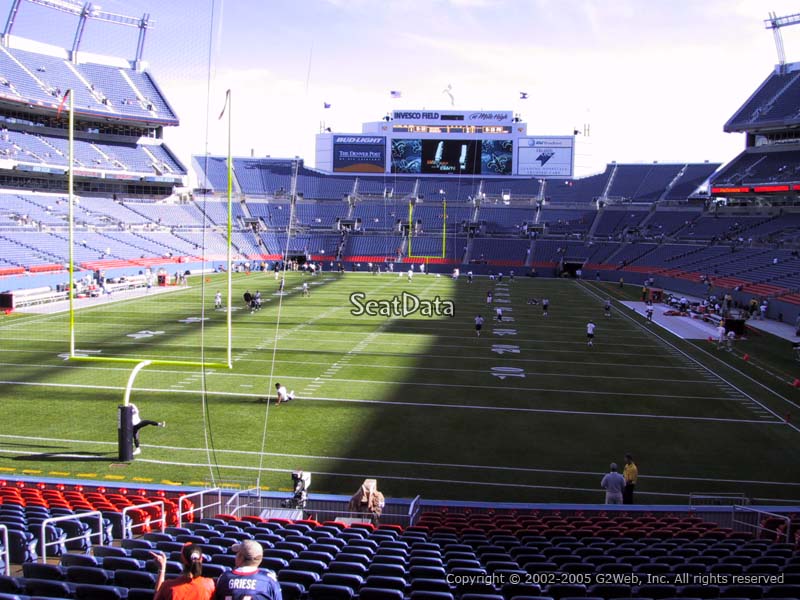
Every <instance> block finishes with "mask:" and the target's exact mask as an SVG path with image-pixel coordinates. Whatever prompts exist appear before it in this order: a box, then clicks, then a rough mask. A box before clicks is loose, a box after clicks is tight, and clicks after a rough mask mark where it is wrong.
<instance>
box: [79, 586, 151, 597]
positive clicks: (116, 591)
mask: <svg viewBox="0 0 800 600" xmlns="http://www.w3.org/2000/svg"><path fill="white" fill-rule="evenodd" d="M151 593H152V592H151ZM74 596H75V598H76V599H77V600H123V599H124V598H127V597H128V590H127V589H125V588H119V587H116V586H114V585H92V584H88V583H80V584H77V585H76V586H75V592H74Z"/></svg>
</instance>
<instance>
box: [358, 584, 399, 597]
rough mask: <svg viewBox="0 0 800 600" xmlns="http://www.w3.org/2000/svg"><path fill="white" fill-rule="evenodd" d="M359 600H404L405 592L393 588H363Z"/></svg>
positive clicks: (359, 593)
mask: <svg viewBox="0 0 800 600" xmlns="http://www.w3.org/2000/svg"><path fill="white" fill-rule="evenodd" d="M358 600H403V592H402V591H401V590H397V589H393V588H377V587H362V588H361V590H360V591H359V592H358Z"/></svg>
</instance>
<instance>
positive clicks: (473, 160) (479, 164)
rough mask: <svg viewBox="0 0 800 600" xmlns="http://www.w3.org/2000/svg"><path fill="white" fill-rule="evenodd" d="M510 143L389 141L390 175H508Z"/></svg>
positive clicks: (510, 152)
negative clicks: (390, 148) (390, 142)
mask: <svg viewBox="0 0 800 600" xmlns="http://www.w3.org/2000/svg"><path fill="white" fill-rule="evenodd" d="M513 154H514V143H513V142H512V141H511V140H464V139H461V140H457V139H456V140H454V139H447V140H443V139H418V138H399V139H393V140H392V173H420V174H427V175H451V174H460V175H481V174H484V175H510V174H511V168H512V162H513Z"/></svg>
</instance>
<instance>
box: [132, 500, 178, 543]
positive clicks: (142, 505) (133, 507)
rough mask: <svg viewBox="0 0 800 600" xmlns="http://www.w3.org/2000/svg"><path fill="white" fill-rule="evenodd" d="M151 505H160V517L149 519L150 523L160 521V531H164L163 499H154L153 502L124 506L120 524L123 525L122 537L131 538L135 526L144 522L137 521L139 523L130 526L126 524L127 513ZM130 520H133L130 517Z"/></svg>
mask: <svg viewBox="0 0 800 600" xmlns="http://www.w3.org/2000/svg"><path fill="white" fill-rule="evenodd" d="M151 506H160V507H161V518H160V519H155V520H153V519H150V525H153V523H161V533H164V529H166V527H167V511H166V510H165V506H164V501H163V500H155V501H154V502H147V503H145V504H137V505H136V506H126V507H125V508H123V509H122V526H123V533H122V537H123V538H132V537H133V533H134V532H133V530H134V529H137V528H142V527H145V526H146V525H147V524H146V523H139V524H132V525H131V526H130V527H128V526H127V525H126V523H127V522H128V513H129V512H131V511H133V510H144V509H145V508H150V507H151ZM131 521H133V520H132V519H131Z"/></svg>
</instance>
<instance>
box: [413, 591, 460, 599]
mask: <svg viewBox="0 0 800 600" xmlns="http://www.w3.org/2000/svg"><path fill="white" fill-rule="evenodd" d="M409 598H410V599H411V600H454V598H453V594H451V593H450V592H436V591H433V590H412V592H411V595H410V596H409Z"/></svg>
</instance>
